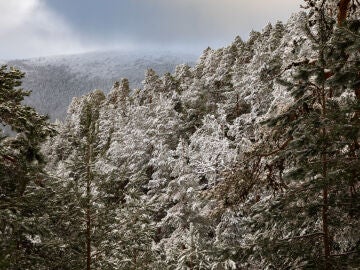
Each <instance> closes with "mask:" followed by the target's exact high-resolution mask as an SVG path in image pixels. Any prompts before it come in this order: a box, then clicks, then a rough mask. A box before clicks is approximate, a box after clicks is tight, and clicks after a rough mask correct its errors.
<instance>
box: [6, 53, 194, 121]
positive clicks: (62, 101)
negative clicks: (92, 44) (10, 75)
mask: <svg viewBox="0 0 360 270" xmlns="http://www.w3.org/2000/svg"><path fill="white" fill-rule="evenodd" d="M195 60H196V56H195V55H192V54H186V53H177V52H157V51H147V52H135V51H104V52H91V53H84V54H74V55H65V56H49V57H39V58H31V59H24V60H10V61H7V62H5V64H8V65H10V66H15V67H17V68H20V69H21V70H22V71H24V72H25V73H26V77H25V79H24V81H23V88H24V89H26V90H31V91H32V94H31V96H30V97H29V98H28V99H27V101H26V102H27V103H28V104H29V105H31V106H34V107H35V108H37V109H38V110H39V111H40V112H41V113H44V114H48V115H49V116H50V117H51V119H52V120H55V119H57V118H59V119H62V118H63V117H64V116H65V114H66V110H67V107H68V106H69V104H70V102H71V99H72V98H73V97H75V96H81V95H84V94H86V93H88V92H90V91H91V90H93V89H101V90H103V91H104V92H108V91H110V88H111V86H112V85H113V83H114V81H117V80H120V78H123V77H124V78H125V77H126V78H128V79H129V82H130V86H131V88H137V87H140V86H141V81H142V80H143V78H144V73H145V71H146V70H147V69H148V68H152V69H154V70H155V71H156V72H157V73H159V74H164V73H166V72H173V71H174V69H175V67H176V66H177V65H179V64H182V63H186V64H188V65H193V64H194V63H195Z"/></svg>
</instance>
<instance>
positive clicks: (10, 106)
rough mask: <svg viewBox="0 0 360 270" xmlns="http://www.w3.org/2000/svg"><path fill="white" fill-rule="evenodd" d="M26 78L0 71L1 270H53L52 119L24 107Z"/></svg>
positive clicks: (9, 70) (3, 70) (55, 250)
mask: <svg viewBox="0 0 360 270" xmlns="http://www.w3.org/2000/svg"><path fill="white" fill-rule="evenodd" d="M23 78H24V73H22V72H21V71H19V70H17V69H15V68H8V67H7V66H2V67H1V68H0V126H2V128H1V130H0V215H1V219H0V220H1V222H0V268H1V269H34V268H37V269H48V268H47V267H50V265H51V263H50V262H49V258H50V257H51V256H55V254H56V253H57V251H58V250H57V247H56V243H54V242H55V241H51V240H52V239H51V238H52V237H53V235H52V231H51V217H50V216H49V215H51V213H50V209H49V205H48V204H47V203H46V201H47V200H48V199H49V198H51V197H52V195H53V194H52V193H51V190H49V189H46V188H45V186H46V185H47V180H48V177H47V175H46V174H45V173H44V170H43V167H44V164H45V161H44V157H43V155H42V154H41V153H40V144H41V143H42V142H44V141H45V140H46V138H47V137H48V136H51V135H53V134H54V130H53V128H52V126H51V125H50V124H49V123H48V122H47V117H45V116H43V115H40V114H38V113H37V112H36V111H35V110H34V109H33V108H31V107H29V106H26V105H23V104H22V102H23V100H24V98H25V97H26V96H28V95H29V94H30V92H28V91H24V90H23V89H22V88H20V86H21V80H22V79H23ZM4 126H5V127H8V128H9V129H4V128H3V127H4ZM10 129H11V130H10ZM56 255H58V254H56ZM55 258H56V257H55ZM55 258H54V259H55Z"/></svg>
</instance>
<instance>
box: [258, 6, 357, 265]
mask: <svg viewBox="0 0 360 270" xmlns="http://www.w3.org/2000/svg"><path fill="white" fill-rule="evenodd" d="M307 2H308V7H309V9H310V11H309V25H308V26H306V27H305V29H306V32H307V35H308V37H309V38H310V39H311V40H312V43H313V47H312V48H313V51H314V52H315V53H316V54H314V57H316V58H313V59H311V60H309V59H307V60H305V61H303V62H302V63H301V64H300V65H298V67H297V68H296V70H295V72H294V74H293V78H292V80H283V81H281V83H282V84H284V85H286V86H287V88H288V91H289V92H290V93H291V95H292V97H293V99H294V103H293V104H292V105H290V106H288V108H287V109H286V110H285V112H283V113H282V114H280V115H279V116H277V117H274V118H273V119H271V120H270V121H269V125H270V126H271V127H273V128H274V130H275V131H276V133H277V134H283V136H282V137H283V141H285V142H286V143H285V144H284V147H280V148H279V150H278V151H275V152H274V154H275V156H274V159H275V160H284V161H285V164H286V166H287V168H286V170H287V173H286V174H285V179H286V180H287V182H286V185H287V186H288V190H287V191H286V192H285V193H284V194H283V195H279V197H277V200H275V201H274V202H273V203H270V205H271V208H270V211H269V214H263V215H262V218H259V216H258V217H257V218H255V221H254V222H257V223H258V224H259V223H265V224H268V222H269V221H270V220H272V222H275V224H276V227H278V226H281V227H282V229H281V231H279V230H276V229H272V230H270V228H269V227H268V226H265V228H264V229H265V230H270V231H271V232H270V234H269V235H268V236H267V237H264V238H261V240H260V238H259V242H261V243H262V244H261V245H262V246H263V248H264V249H263V252H264V255H265V257H268V258H271V259H270V261H271V262H272V263H273V265H274V266H275V267H284V265H286V263H285V264H279V262H277V261H276V260H278V256H284V258H287V260H289V261H288V263H287V264H288V265H294V264H295V263H296V264H298V265H299V266H302V267H305V266H306V267H316V268H323V269H338V268H343V267H354V266H356V265H358V263H359V261H358V253H359V246H358V241H359V237H360V235H359V232H358V229H357V228H358V226H359V223H358V214H359V212H358V209H359V205H358V196H359V195H358V192H357V187H358V185H359V175H360V171H359V168H360V166H359V165H360V162H359V152H358V150H357V149H358V148H359V145H358V141H359V136H360V134H359V115H358V106H359V99H358V98H357V96H356V92H357V91H358V87H359V85H358V80H359V71H360V70H359V66H360V65H359V60H358V59H359V39H358V37H359V21H358V20H353V21H348V22H346V23H345V22H343V23H342V24H341V26H340V25H335V20H334V19H333V18H332V17H331V16H330V14H329V10H328V9H327V8H325V6H324V1H307ZM284 136H285V137H284ZM282 148H283V149H282ZM280 176H281V175H280ZM261 211H264V209H263V208H259V212H261ZM259 212H258V211H255V213H259ZM260 216H261V215H260ZM345 220H346V222H345ZM280 224H281V225H280ZM268 233H269V232H268ZM268 233H266V234H268ZM274 248H276V249H277V254H276V256H274V254H273V250H274ZM305 250H306V252H304V251H305Z"/></svg>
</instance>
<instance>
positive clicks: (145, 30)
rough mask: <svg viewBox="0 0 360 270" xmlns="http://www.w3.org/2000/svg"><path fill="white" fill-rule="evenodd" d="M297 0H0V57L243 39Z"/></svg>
mask: <svg viewBox="0 0 360 270" xmlns="http://www.w3.org/2000/svg"><path fill="white" fill-rule="evenodd" d="M302 2H303V1H302V0H251V1H248V0H102V1H100V0H0V10H1V11H2V15H3V16H2V17H0V40H1V42H2V44H1V46H0V59H1V58H7V59H10V58H19V57H21V58H25V57H29V56H40V55H53V54H68V53H77V52H84V51H90V50H97V49H103V50H104V49H119V48H120V49H124V48H125V49H165V50H166V49H180V50H183V51H184V50H185V51H189V52H196V53H200V52H201V51H202V49H204V48H206V47H207V46H211V47H220V46H224V45H226V44H228V43H229V42H231V40H233V38H234V37H235V36H236V35H240V36H241V37H242V38H244V39H246V38H247V36H248V34H249V32H250V31H251V30H252V29H254V30H261V29H262V28H263V27H264V26H265V25H266V24H267V23H268V22H276V21H277V20H283V21H285V20H286V19H287V18H288V17H289V16H290V15H291V13H292V12H296V11H298V10H299V5H300V3H302Z"/></svg>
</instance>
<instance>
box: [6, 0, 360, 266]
mask: <svg viewBox="0 0 360 270" xmlns="http://www.w3.org/2000/svg"><path fill="white" fill-rule="evenodd" d="M302 8H303V10H302V11H301V12H299V13H297V14H294V15H292V17H291V18H290V19H289V20H288V21H287V22H286V23H285V22H284V23H283V22H280V21H279V22H277V23H275V24H273V25H271V24H268V25H266V26H265V27H264V28H263V30H262V31H261V32H257V31H252V32H251V33H250V34H249V38H248V39H247V40H242V39H241V38H240V37H236V38H235V39H234V41H233V42H232V43H231V44H229V45H228V46H227V47H224V48H221V49H217V50H214V49H211V48H207V49H205V50H204V52H203V54H202V55H201V56H200V58H199V59H198V61H197V63H196V64H195V65H194V66H193V67H191V66H188V65H185V64H183V65H179V66H177V67H176V69H175V72H174V73H173V74H170V73H166V74H165V75H163V76H159V75H158V74H157V73H156V72H155V71H154V70H152V69H148V70H147V71H146V74H145V78H144V81H143V85H142V87H141V88H140V89H130V86H129V80H128V79H126V78H124V79H121V80H119V81H118V82H115V83H114V84H113V87H112V88H111V90H110V92H109V93H108V94H105V93H104V92H103V91H101V90H93V91H92V92H90V93H88V94H86V95H84V96H81V97H74V98H73V99H72V103H71V105H70V106H69V108H68V111H67V116H66V119H65V120H64V121H56V122H55V123H51V122H50V121H49V120H48V119H47V117H46V116H43V115H41V114H39V113H37V112H36V111H35V109H33V108H31V107H29V106H26V105H24V104H23V102H22V101H23V100H24V98H25V97H26V96H28V95H29V94H30V93H29V92H28V91H26V90H24V89H22V88H21V81H22V79H23V77H24V74H23V73H22V72H21V71H20V70H17V69H15V68H11V67H7V66H2V67H1V68H0V121H1V122H0V124H1V125H0V126H3V127H10V128H11V129H12V132H10V133H8V132H5V129H4V128H3V130H2V131H0V182H1V186H0V269H9V270H15V269H16V270H20V269H44V270H45V269H54V270H55V269H56V270H61V269H64V270H65V269H71V270H72V269H87V270H90V269H105V270H106V269H109V270H110V269H154V270H156V269H171V270H172V269H174V270H186V269H198V270H201V269H214V270H223V269H224V270H225V269H359V268H360V256H359V255H360V205H359V196H360V194H359V192H360V191H359V188H360V19H359V18H360V11H359V10H360V4H359V1H357V0H328V1H325V0H305V1H304V2H303V7H302Z"/></svg>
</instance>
